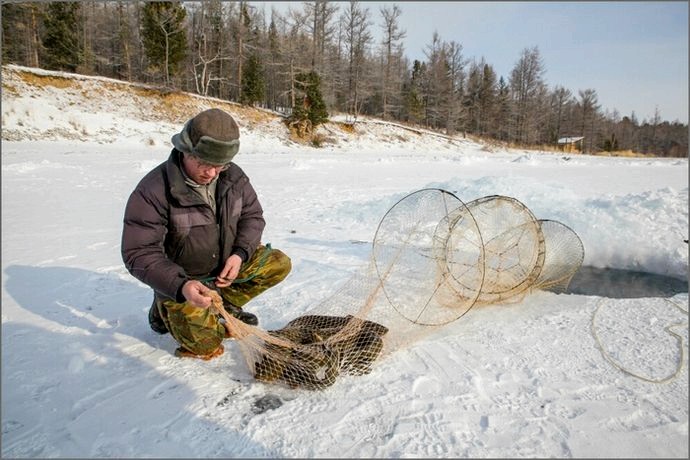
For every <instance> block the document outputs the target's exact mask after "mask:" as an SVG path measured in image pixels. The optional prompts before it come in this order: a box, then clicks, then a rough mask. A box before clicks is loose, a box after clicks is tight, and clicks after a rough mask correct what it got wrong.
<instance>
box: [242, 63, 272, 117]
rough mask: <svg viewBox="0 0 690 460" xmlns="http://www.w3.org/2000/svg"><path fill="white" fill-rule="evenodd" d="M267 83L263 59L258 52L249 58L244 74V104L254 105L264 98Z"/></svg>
mask: <svg viewBox="0 0 690 460" xmlns="http://www.w3.org/2000/svg"><path fill="white" fill-rule="evenodd" d="M265 88H266V83H265V81H264V74H263V69H262V66H261V60H260V59H259V56H258V55H257V54H256V53H253V54H252V55H250V56H249V58H248V59H247V63H246V65H245V67H244V72H243V75H242V96H241V99H240V100H241V102H242V103H243V104H249V105H254V104H256V103H257V102H262V101H263V100H264V95H265V93H266V91H265Z"/></svg>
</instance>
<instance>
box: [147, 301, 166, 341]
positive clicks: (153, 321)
mask: <svg viewBox="0 0 690 460" xmlns="http://www.w3.org/2000/svg"><path fill="white" fill-rule="evenodd" d="M149 326H151V329H152V330H153V332H156V333H158V334H167V333H168V328H167V327H166V326H165V322H163V318H161V315H160V312H159V311H158V306H157V305H156V300H155V299H154V300H153V305H151V308H150V309H149Z"/></svg>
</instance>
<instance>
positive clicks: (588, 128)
mask: <svg viewBox="0 0 690 460" xmlns="http://www.w3.org/2000/svg"><path fill="white" fill-rule="evenodd" d="M578 94H579V96H580V100H579V102H578V108H579V112H580V135H581V136H584V137H585V141H584V142H583V147H584V146H585V145H586V146H587V147H586V149H585V151H587V152H591V151H593V146H594V141H595V139H594V138H595V133H596V131H595V122H596V121H597V111H598V110H599V104H598V97H597V92H596V90H594V89H586V90H584V91H583V90H580V91H578Z"/></svg>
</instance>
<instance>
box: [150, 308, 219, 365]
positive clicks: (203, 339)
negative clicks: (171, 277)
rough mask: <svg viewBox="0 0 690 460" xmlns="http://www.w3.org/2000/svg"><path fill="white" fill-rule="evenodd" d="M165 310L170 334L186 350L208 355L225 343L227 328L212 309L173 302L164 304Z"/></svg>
mask: <svg viewBox="0 0 690 460" xmlns="http://www.w3.org/2000/svg"><path fill="white" fill-rule="evenodd" d="M163 309H164V310H165V313H166V314H165V316H166V317H167V318H166V320H167V323H168V329H169V330H170V334H171V335H172V336H173V338H174V339H175V340H176V341H177V342H178V343H179V344H180V345H181V346H182V347H183V348H185V349H186V350H188V351H191V352H192V353H196V354H198V355H208V354H209V353H212V352H214V351H215V350H216V349H217V348H218V347H219V346H220V345H221V343H222V342H223V339H224V338H225V327H224V326H223V325H222V324H221V323H220V322H219V321H218V317H217V316H216V314H215V313H213V312H212V311H211V310H210V309H208V308H201V307H195V306H193V305H189V304H188V303H186V302H185V303H182V304H180V303H176V302H172V301H168V302H164V303H163Z"/></svg>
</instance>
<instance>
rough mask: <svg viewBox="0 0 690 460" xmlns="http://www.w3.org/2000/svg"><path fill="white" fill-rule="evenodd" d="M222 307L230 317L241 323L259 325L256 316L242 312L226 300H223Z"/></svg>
mask: <svg viewBox="0 0 690 460" xmlns="http://www.w3.org/2000/svg"><path fill="white" fill-rule="evenodd" d="M223 307H224V308H225V311H227V312H228V313H230V314H231V315H232V316H234V317H235V318H237V319H239V320H240V321H242V322H243V323H246V324H249V325H252V326H256V325H258V324H259V318H257V317H256V315H254V314H252V313H249V312H246V311H244V310H242V309H241V308H240V307H236V306H235V305H233V304H231V303H230V302H228V301H227V300H225V299H223Z"/></svg>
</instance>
